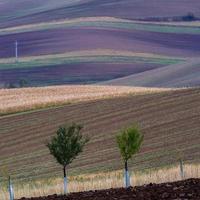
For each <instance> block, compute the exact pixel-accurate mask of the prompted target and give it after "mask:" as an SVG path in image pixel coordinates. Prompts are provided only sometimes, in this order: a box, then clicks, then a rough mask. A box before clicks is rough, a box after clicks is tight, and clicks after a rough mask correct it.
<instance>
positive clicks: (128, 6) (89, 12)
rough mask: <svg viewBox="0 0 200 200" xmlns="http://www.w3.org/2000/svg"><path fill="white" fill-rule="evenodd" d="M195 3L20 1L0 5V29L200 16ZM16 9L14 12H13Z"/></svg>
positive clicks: (170, 0) (171, 0)
mask: <svg viewBox="0 0 200 200" xmlns="http://www.w3.org/2000/svg"><path fill="white" fill-rule="evenodd" d="M199 7H200V2H199V1H196V0H181V1H180V0H168V1H164V0H159V1H158V0H151V1H149V0H143V1H141V0H79V1H64V0H61V1H56V3H55V1H52V0H45V1H43V0H37V1H33V0H29V1H28V2H27V1H26V2H25V1H24V0H20V1H19V0H17V1H16V2H14V3H13V1H11V0H9V1H5V0H4V1H3V2H2V3H1V11H2V16H1V18H0V21H1V23H0V27H6V26H13V25H19V24H31V23H36V22H41V21H50V20H55V19H63V18H76V17H89V16H112V17H113V16H114V17H120V18H128V19H138V18H140V19H141V18H149V17H171V16H183V15H186V14H187V13H188V12H192V13H194V14H195V15H196V16H200V13H199ZM16 8H17V9H16Z"/></svg>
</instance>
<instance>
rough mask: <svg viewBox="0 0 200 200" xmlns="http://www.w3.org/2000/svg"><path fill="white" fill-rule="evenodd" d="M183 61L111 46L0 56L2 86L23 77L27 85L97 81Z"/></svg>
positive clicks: (0, 85)
mask: <svg viewBox="0 0 200 200" xmlns="http://www.w3.org/2000/svg"><path fill="white" fill-rule="evenodd" d="M184 61H185V60H184V59H179V58H176V57H167V56H160V55H154V54H144V53H134V52H130V51H114V50H109V49H98V50H93V51H75V52H69V53H64V54H53V55H45V56H31V57H22V58H20V60H19V61H18V62H15V61H14V59H11V58H10V59H0V87H5V86H6V85H8V84H10V83H12V84H18V83H19V81H20V80H22V79H25V80H27V82H28V86H45V85H55V84H56V85H60V84H86V83H87V84H88V83H96V82H100V81H107V80H111V79H115V78H119V77H124V76H128V75H130V74H137V73H140V72H143V71H146V70H151V69H155V68H160V67H164V66H166V65H170V64H175V63H181V62H184Z"/></svg>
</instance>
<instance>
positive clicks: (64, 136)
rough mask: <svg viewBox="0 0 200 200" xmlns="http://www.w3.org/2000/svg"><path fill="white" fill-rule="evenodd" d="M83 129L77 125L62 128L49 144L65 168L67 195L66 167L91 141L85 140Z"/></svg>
mask: <svg viewBox="0 0 200 200" xmlns="http://www.w3.org/2000/svg"><path fill="white" fill-rule="evenodd" d="M82 128H83V127H82V126H81V125H78V124H75V123H73V124H71V125H69V126H65V127H64V126H62V127H60V128H59V129H58V130H57V134H56V136H54V137H53V138H52V139H51V141H50V142H49V143H48V144H47V147H48V148H49V151H50V153H51V154H52V155H53V156H54V157H55V158H56V160H57V162H58V163H59V164H61V165H62V166H63V173H64V193H65V194H66V193H67V176H66V167H67V166H68V165H69V164H70V163H71V162H72V161H73V160H74V159H75V158H76V156H77V155H78V154H79V153H81V152H82V150H83V147H84V146H85V144H86V143H87V142H88V141H89V139H88V138H83V136H82V134H81V130H82Z"/></svg>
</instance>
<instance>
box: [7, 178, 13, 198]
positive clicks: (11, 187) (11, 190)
mask: <svg viewBox="0 0 200 200" xmlns="http://www.w3.org/2000/svg"><path fill="white" fill-rule="evenodd" d="M8 182H9V183H8V184H9V185H8V190H9V196H10V200H14V191H13V186H12V183H11V179H10V176H9V181H8Z"/></svg>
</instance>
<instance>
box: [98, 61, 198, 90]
mask: <svg viewBox="0 0 200 200" xmlns="http://www.w3.org/2000/svg"><path fill="white" fill-rule="evenodd" d="M101 84H102V85H115V86H116V85H123V86H140V87H169V88H170V87H194V86H199V85H200V59H189V60H188V61H187V62H186V63H180V64H175V65H170V66H166V67H163V68H157V69H153V70H148V71H145V72H142V73H138V74H135V75H130V76H127V77H123V78H118V79H113V80H111V81H106V82H102V83H101Z"/></svg>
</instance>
